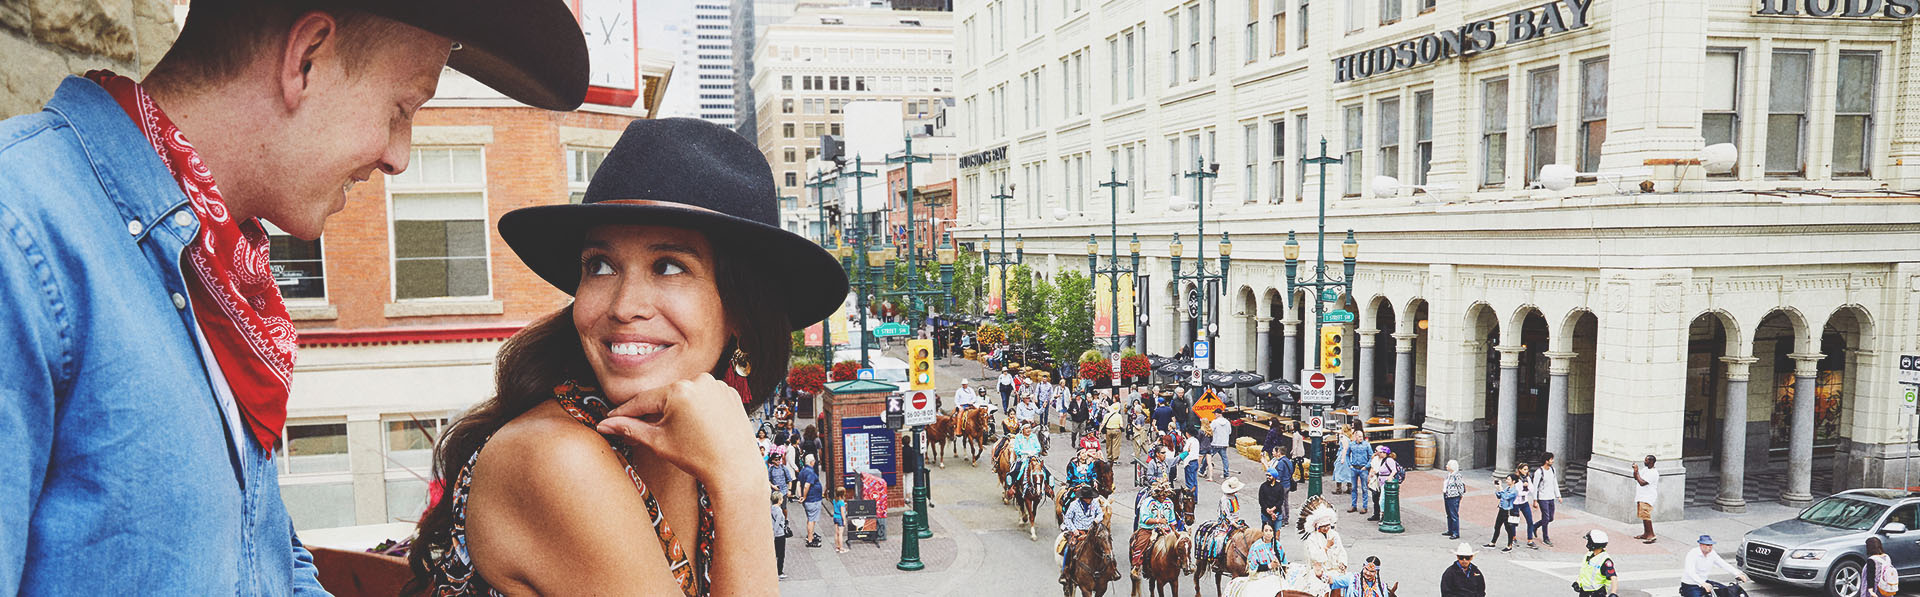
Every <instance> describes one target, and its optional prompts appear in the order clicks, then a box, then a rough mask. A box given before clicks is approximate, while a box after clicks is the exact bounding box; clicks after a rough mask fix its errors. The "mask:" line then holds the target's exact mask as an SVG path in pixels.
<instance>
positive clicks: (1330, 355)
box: [1320, 325, 1346, 375]
mask: <svg viewBox="0 0 1920 597" xmlns="http://www.w3.org/2000/svg"><path fill="white" fill-rule="evenodd" d="M1342 331H1343V327H1342V326H1338V325H1323V326H1320V372H1321V373H1325V374H1327V375H1339V374H1340V345H1341V343H1342V342H1345V341H1346V338H1345V337H1344V334H1342V333H1341V332H1342Z"/></svg>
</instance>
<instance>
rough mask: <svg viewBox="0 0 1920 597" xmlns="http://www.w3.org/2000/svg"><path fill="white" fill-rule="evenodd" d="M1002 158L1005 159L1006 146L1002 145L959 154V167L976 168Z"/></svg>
mask: <svg viewBox="0 0 1920 597" xmlns="http://www.w3.org/2000/svg"><path fill="white" fill-rule="evenodd" d="M1004 159H1007V147H1006V146H1004V145H1002V146H1000V147H995V148H993V149H988V150H984V151H981V152H979V153H973V154H968V155H963V156H960V167H961V168H978V167H981V166H985V165H987V164H991V163H994V162H998V161H1000V160H1004Z"/></svg>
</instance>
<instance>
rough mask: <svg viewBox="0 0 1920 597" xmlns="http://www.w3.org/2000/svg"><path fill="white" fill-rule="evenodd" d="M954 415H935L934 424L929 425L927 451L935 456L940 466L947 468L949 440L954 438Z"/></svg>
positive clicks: (934, 458)
mask: <svg viewBox="0 0 1920 597" xmlns="http://www.w3.org/2000/svg"><path fill="white" fill-rule="evenodd" d="M953 426H954V417H952V416H948V415H934V417H933V424H932V425H928V426H927V453H928V454H931V455H932V456H933V458H932V460H934V461H935V462H937V463H938V464H939V466H940V468H947V442H949V441H952V440H953V434H954V433H953V432H954V427H953Z"/></svg>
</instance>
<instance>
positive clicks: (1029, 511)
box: [1011, 456, 1060, 541]
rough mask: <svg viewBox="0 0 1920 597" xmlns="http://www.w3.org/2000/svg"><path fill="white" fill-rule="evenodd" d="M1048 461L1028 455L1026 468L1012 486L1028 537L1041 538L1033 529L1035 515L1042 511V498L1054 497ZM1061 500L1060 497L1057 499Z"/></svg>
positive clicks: (1035, 539)
mask: <svg viewBox="0 0 1920 597" xmlns="http://www.w3.org/2000/svg"><path fill="white" fill-rule="evenodd" d="M1050 476H1051V475H1048V474H1047V465H1046V462H1045V461H1043V460H1041V459H1040V457H1039V456H1028V457H1027V464H1026V468H1025V470H1023V471H1021V476H1020V479H1018V480H1016V481H1015V482H1014V483H1015V485H1014V487H1012V488H1011V489H1012V492H1011V493H1012V495H1013V498H1014V500H1015V502H1016V503H1017V504H1018V505H1019V507H1020V524H1022V525H1024V526H1026V527H1027V539H1028V540H1030V541H1038V540H1040V538H1039V536H1038V535H1037V534H1035V532H1034V530H1033V518H1034V515H1036V514H1038V513H1039V512H1040V499H1041V498H1043V497H1048V498H1050V497H1053V496H1054V493H1053V482H1052V481H1051V480H1050V479H1049V478H1048V477H1050ZM1054 501H1055V502H1059V501H1060V500H1059V499H1057V498H1056V499H1055V500H1054Z"/></svg>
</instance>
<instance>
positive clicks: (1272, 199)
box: [1267, 118, 1287, 203]
mask: <svg viewBox="0 0 1920 597" xmlns="http://www.w3.org/2000/svg"><path fill="white" fill-rule="evenodd" d="M1267 126H1268V127H1270V128H1272V133H1270V134H1268V135H1267V136H1268V139H1267V145H1268V147H1269V148H1270V149H1269V150H1268V152H1267V153H1268V156H1267V202H1269V203H1279V202H1280V201H1281V199H1283V198H1284V197H1285V196H1286V191H1283V190H1282V189H1285V188H1287V184H1286V180H1287V176H1286V170H1285V168H1284V167H1283V163H1284V162H1286V161H1287V121H1286V119H1284V118H1275V119H1273V122H1270V123H1268V124H1267Z"/></svg>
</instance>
